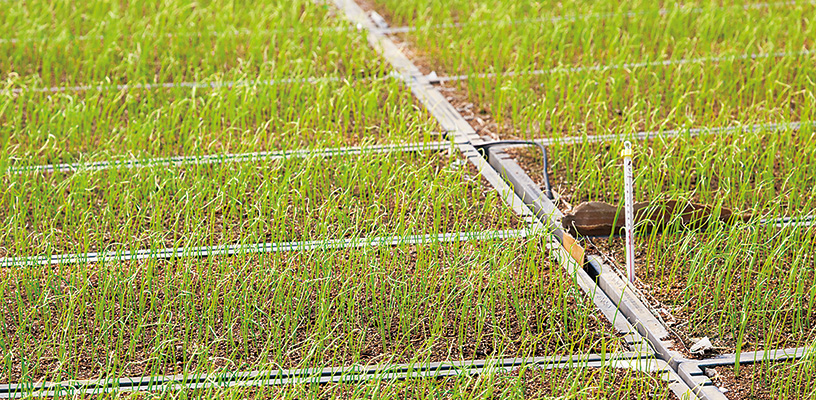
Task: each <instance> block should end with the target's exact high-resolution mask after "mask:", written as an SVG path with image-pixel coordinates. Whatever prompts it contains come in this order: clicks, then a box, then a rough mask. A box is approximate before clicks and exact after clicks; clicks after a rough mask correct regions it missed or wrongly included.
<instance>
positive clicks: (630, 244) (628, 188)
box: [621, 142, 635, 282]
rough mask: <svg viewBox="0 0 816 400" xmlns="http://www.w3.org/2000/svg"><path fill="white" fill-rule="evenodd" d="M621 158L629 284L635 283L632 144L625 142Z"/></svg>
mask: <svg viewBox="0 0 816 400" xmlns="http://www.w3.org/2000/svg"><path fill="white" fill-rule="evenodd" d="M621 157H623V183H624V208H625V214H626V270H627V272H628V275H629V282H634V281H635V232H634V224H635V221H634V220H635V212H634V199H633V198H634V189H633V186H634V184H633V181H634V179H633V178H632V144H631V143H629V142H626V143H624V144H623V150H621Z"/></svg>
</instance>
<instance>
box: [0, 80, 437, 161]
mask: <svg viewBox="0 0 816 400" xmlns="http://www.w3.org/2000/svg"><path fill="white" fill-rule="evenodd" d="M219 82H221V81H219V80H217V79H215V80H213V81H212V83H213V84H217V83H219ZM416 105H417V101H416V100H415V99H414V98H413V97H412V96H411V93H410V91H408V90H405V88H404V87H403V86H402V85H401V84H399V82H397V81H396V80H393V79H389V80H375V81H366V82H344V81H326V82H319V83H314V84H303V83H286V84H283V83H282V84H279V85H274V86H264V85H252V86H244V87H233V88H228V87H215V88H207V89H198V88H173V89H159V90H151V91H110V92H84V93H74V94H45V93H22V94H19V95H13V96H0V109H2V108H5V109H6V112H4V113H2V114H0V126H11V127H15V130H14V131H12V132H9V133H8V136H6V137H5V141H4V144H5V145H4V146H2V147H0V167H3V166H5V165H9V166H14V167H26V166H31V165H38V164H60V163H71V162H79V161H83V162H88V161H99V160H111V159H116V158H120V157H123V156H125V157H134V158H138V159H141V158H156V157H172V156H179V155H183V156H193V155H200V156H203V155H209V154H225V153H245V152H246V153H248V152H261V151H282V150H303V149H312V148H326V147H343V146H355V145H374V144H380V145H382V144H395V143H406V142H424V141H431V140H434V141H438V140H440V139H441V138H440V136H439V135H438V132H439V129H438V128H437V127H436V125H435V124H434V123H433V122H432V120H431V119H430V118H429V116H428V115H427V114H426V113H425V112H422V111H420V110H419V109H418V108H417V107H416ZM54 115H59V116H60V118H55V117H54ZM434 132H437V134H434Z"/></svg>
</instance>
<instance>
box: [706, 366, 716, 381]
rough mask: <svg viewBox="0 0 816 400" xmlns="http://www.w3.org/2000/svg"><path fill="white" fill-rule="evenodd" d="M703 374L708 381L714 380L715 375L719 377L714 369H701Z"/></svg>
mask: <svg viewBox="0 0 816 400" xmlns="http://www.w3.org/2000/svg"><path fill="white" fill-rule="evenodd" d="M703 372H705V374H706V376H707V377H708V378H709V379H714V378H716V377H717V375H719V373H717V370H716V369H714V368H703Z"/></svg>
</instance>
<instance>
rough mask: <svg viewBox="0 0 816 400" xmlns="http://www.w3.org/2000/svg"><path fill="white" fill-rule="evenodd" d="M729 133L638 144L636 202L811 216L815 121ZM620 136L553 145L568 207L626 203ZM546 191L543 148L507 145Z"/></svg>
mask: <svg viewBox="0 0 816 400" xmlns="http://www.w3.org/2000/svg"><path fill="white" fill-rule="evenodd" d="M772 127H773V129H768V130H763V129H758V130H747V129H746V130H745V131H743V130H740V129H735V130H734V131H733V132H729V134H725V135H705V134H701V135H700V136H697V137H686V136H685V135H682V134H681V135H679V136H678V137H673V138H660V137H657V138H654V139H650V140H646V141H639V142H634V143H633V148H634V150H635V158H634V168H635V196H636V201H664V200H667V199H680V200H686V201H693V202H697V203H703V204H710V205H713V206H722V207H727V208H729V209H731V210H733V211H736V212H739V213H742V214H746V215H753V216H754V217H756V219H763V218H780V217H785V216H799V215H801V214H807V213H809V212H810V211H811V210H812V209H813V208H814V201H816V192H814V191H813V190H812V188H813V187H814V185H816V178H814V177H813V174H811V173H810V171H811V170H813V169H814V168H816V146H814V144H813V143H814V141H813V140H812V137H813V128H812V126H811V125H810V124H806V125H805V124H803V125H796V126H791V127H790V128H785V127H784V126H772ZM621 149H622V142H621V141H620V140H617V141H612V142H607V143H581V144H574V145H569V144H565V145H561V144H559V143H555V144H552V145H550V146H548V162H549V165H550V168H551V169H550V183H551V185H552V186H553V188H554V190H555V191H556V192H557V193H559V194H560V196H561V197H560V199H561V201H560V202H559V203H558V205H559V207H560V208H561V209H562V211H565V212H566V211H569V210H570V209H571V208H572V207H574V206H577V205H578V204H580V203H581V202H585V201H603V202H607V203H609V204H612V205H616V206H617V205H618V204H619V202H621V201H622V193H623V189H622V188H623V168H622V167H621V161H620V160H621V159H620V150H621ZM505 151H506V152H507V153H509V154H511V155H512V156H514V157H516V159H517V160H518V162H519V164H520V165H521V166H522V168H524V171H525V172H527V174H528V175H529V176H530V177H531V178H532V179H533V180H534V181H535V182H537V183H538V184H539V185H541V187H542V188H543V179H544V178H543V175H542V164H541V152H540V151H538V150H537V149H535V148H515V149H506V150H505Z"/></svg>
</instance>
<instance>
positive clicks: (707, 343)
mask: <svg viewBox="0 0 816 400" xmlns="http://www.w3.org/2000/svg"><path fill="white" fill-rule="evenodd" d="M713 348H714V345H712V344H711V340H709V339H708V336H703V337H702V338H701V339H700V340H698V341H697V342H696V343H694V345H693V346H691V348H690V349H689V351H690V352H691V354H704V353H705V352H706V351H709V350H711V349H713Z"/></svg>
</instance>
